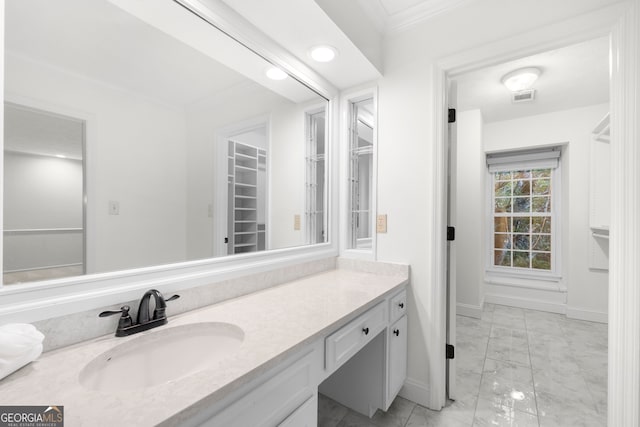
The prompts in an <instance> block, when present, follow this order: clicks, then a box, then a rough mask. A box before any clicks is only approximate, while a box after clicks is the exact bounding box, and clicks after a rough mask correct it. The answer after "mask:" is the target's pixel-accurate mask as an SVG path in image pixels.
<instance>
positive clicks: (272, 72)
mask: <svg viewBox="0 0 640 427" xmlns="http://www.w3.org/2000/svg"><path fill="white" fill-rule="evenodd" d="M266 74H267V77H269V78H270V79H271V80H284V79H286V78H287V77H288V74H287V73H285V72H284V71H282V70H281V69H280V68H278V67H271V68H269V69H267V71H266Z"/></svg>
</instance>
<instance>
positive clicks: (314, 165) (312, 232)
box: [305, 108, 326, 244]
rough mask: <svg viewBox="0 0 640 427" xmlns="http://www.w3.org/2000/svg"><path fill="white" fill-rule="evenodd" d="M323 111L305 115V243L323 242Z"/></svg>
mask: <svg viewBox="0 0 640 427" xmlns="http://www.w3.org/2000/svg"><path fill="white" fill-rule="evenodd" d="M325 146H326V144H325V110H324V108H323V109H322V110H320V111H315V112H313V113H307V156H306V160H307V162H306V163H307V171H306V193H307V194H306V209H305V210H306V215H305V216H306V220H307V227H306V228H307V243H309V244H313V243H322V242H324V241H325V216H324V206H325V202H324V201H325Z"/></svg>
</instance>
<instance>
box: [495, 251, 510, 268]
mask: <svg viewBox="0 0 640 427" xmlns="http://www.w3.org/2000/svg"><path fill="white" fill-rule="evenodd" d="M493 265H501V266H503V267H511V251H494V259H493Z"/></svg>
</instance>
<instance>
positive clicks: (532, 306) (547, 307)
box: [484, 293, 566, 314]
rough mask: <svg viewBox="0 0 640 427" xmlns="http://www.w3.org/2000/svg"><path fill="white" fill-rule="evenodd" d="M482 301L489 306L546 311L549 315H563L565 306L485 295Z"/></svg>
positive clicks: (512, 297)
mask: <svg viewBox="0 0 640 427" xmlns="http://www.w3.org/2000/svg"><path fill="white" fill-rule="evenodd" d="M484 301H485V303H489V304H499V305H508V306H510V307H520V308H527V309H529V310H538V311H547V312H549V313H559V314H565V312H566V305H565V304H559V303H554V302H550V301H542V300H536V299H531V298H521V297H517V296H508V295H497V294H491V293H485V299H484Z"/></svg>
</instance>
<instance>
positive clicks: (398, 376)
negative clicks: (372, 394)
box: [386, 315, 407, 407]
mask: <svg viewBox="0 0 640 427" xmlns="http://www.w3.org/2000/svg"><path fill="white" fill-rule="evenodd" d="M388 342H389V361H388V369H389V382H388V386H387V405H386V406H387V407H388V406H389V405H391V402H393V399H395V397H396V396H397V395H398V392H399V391H400V389H401V388H402V385H403V384H404V380H405V379H406V378H407V316H406V315H405V316H402V317H401V318H400V319H399V320H398V321H397V322H396V323H394V324H393V325H392V326H391V327H390V328H389V341H388Z"/></svg>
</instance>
